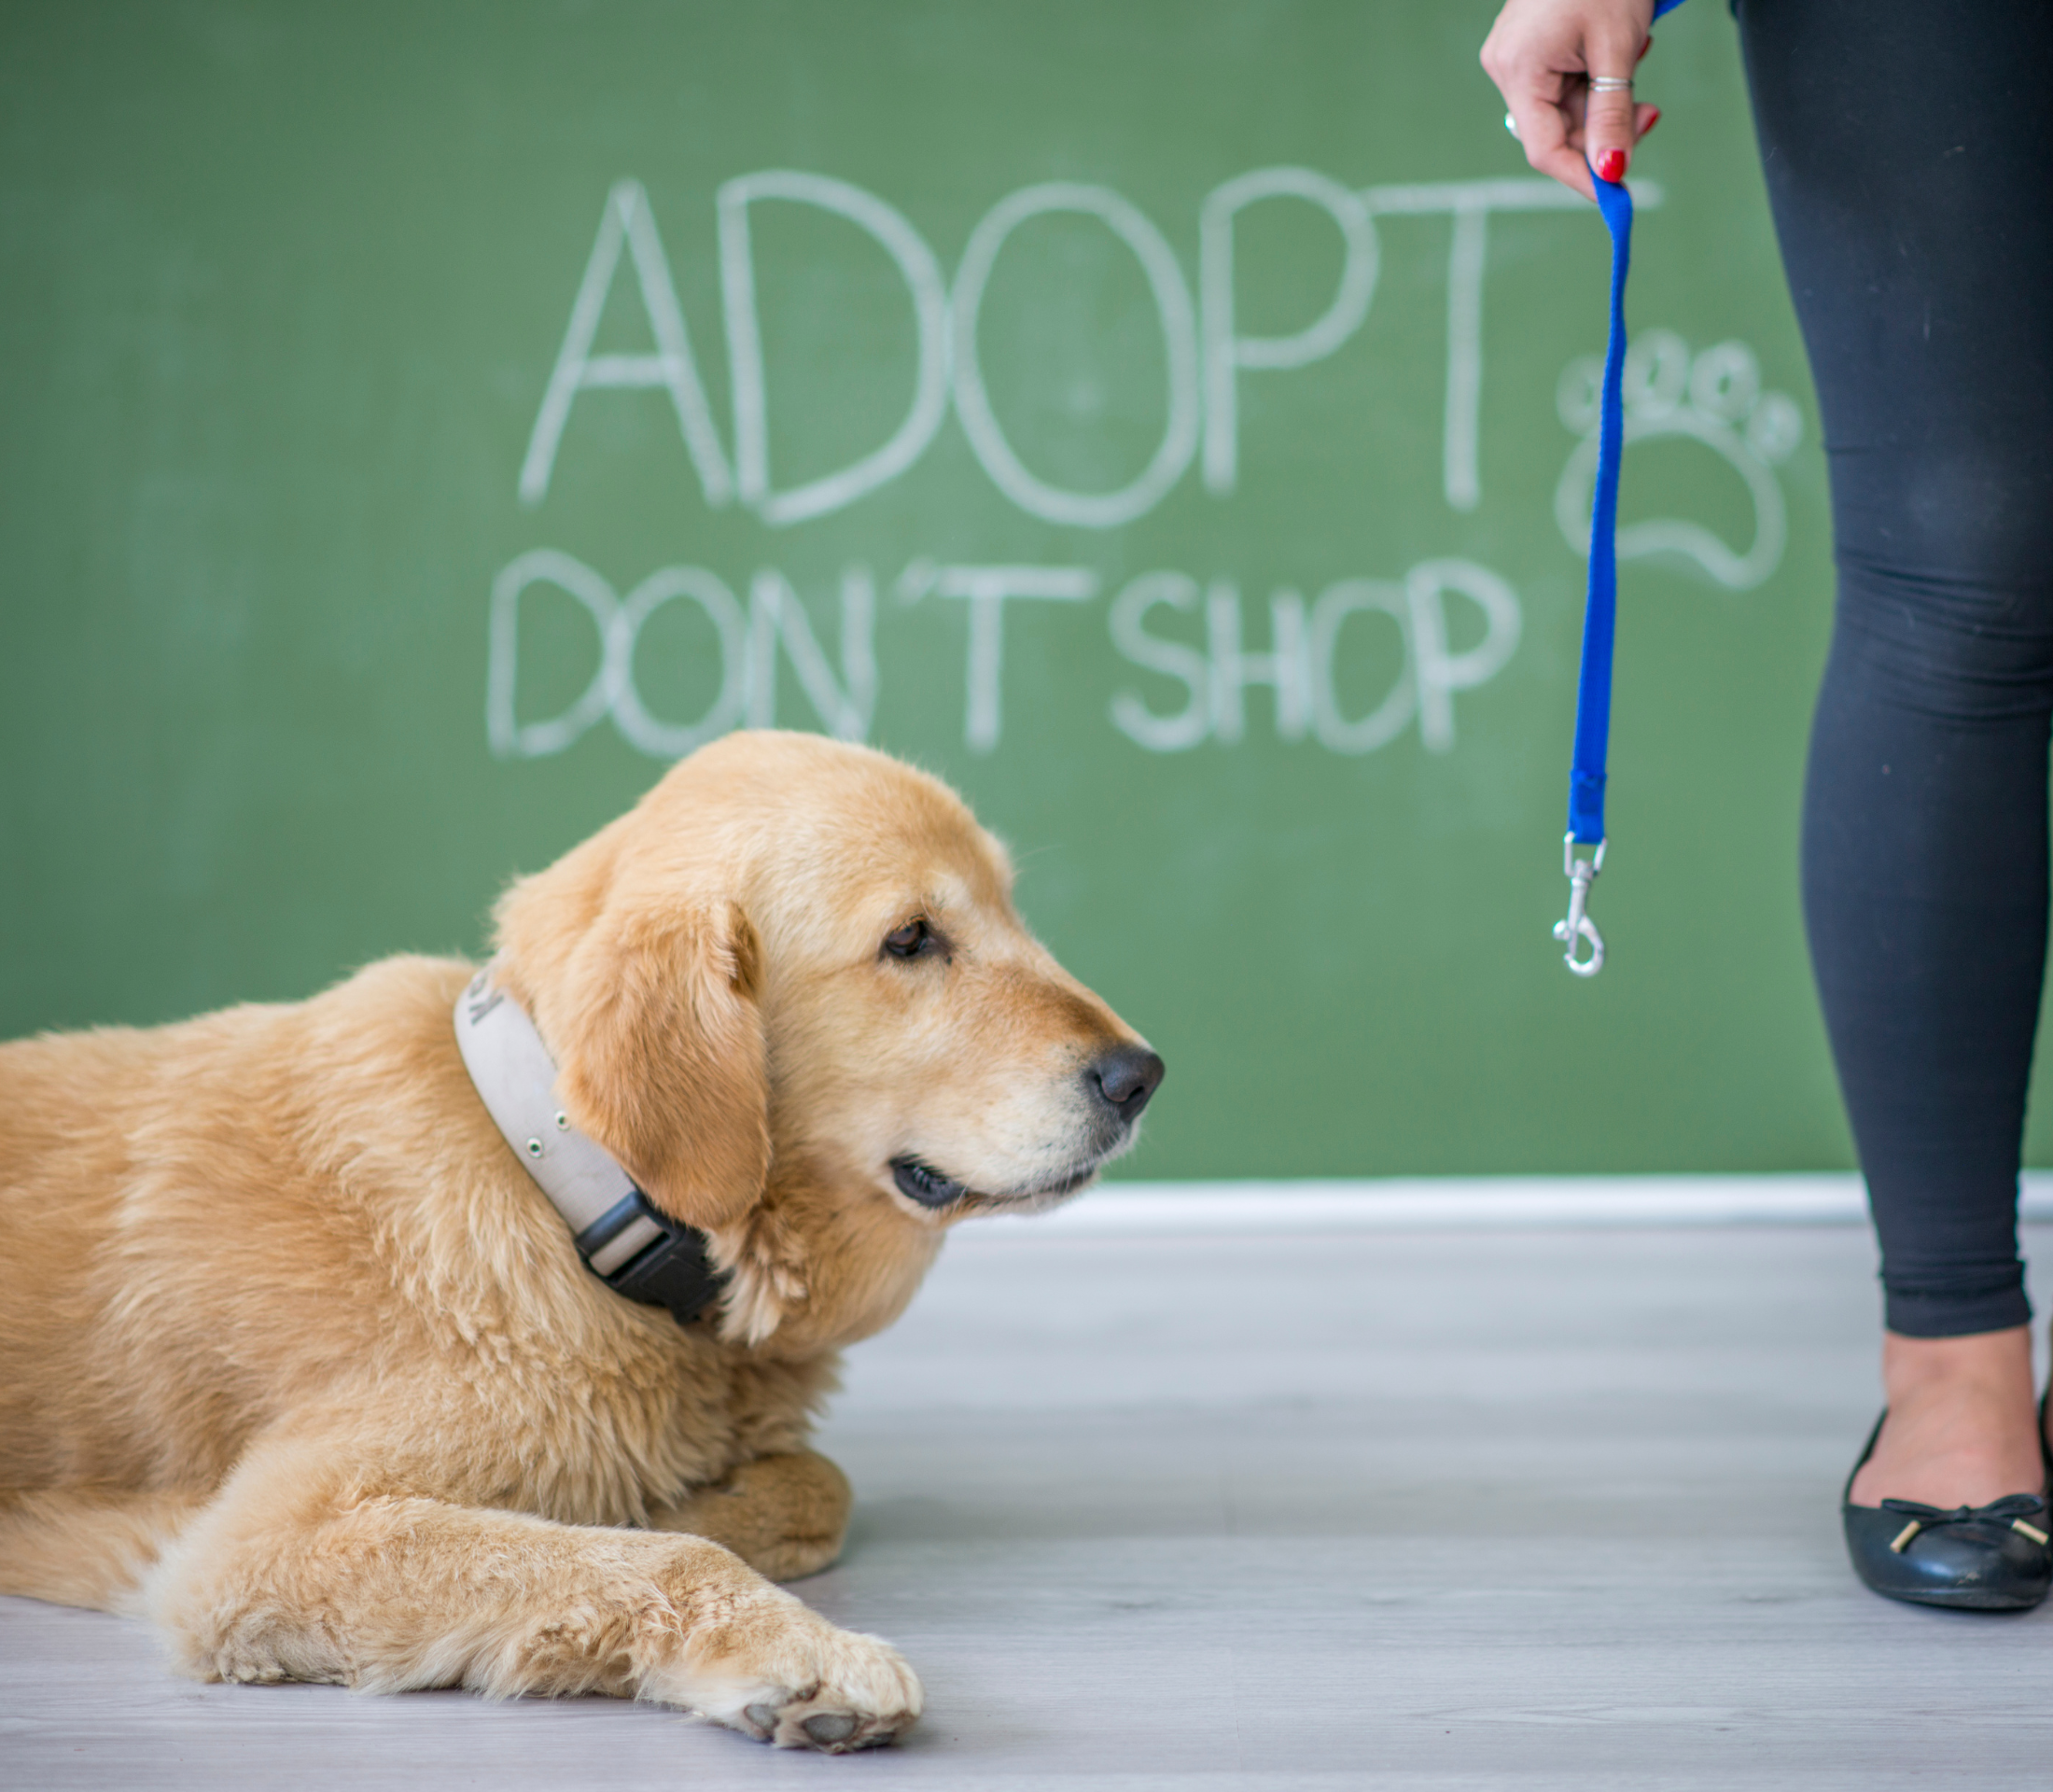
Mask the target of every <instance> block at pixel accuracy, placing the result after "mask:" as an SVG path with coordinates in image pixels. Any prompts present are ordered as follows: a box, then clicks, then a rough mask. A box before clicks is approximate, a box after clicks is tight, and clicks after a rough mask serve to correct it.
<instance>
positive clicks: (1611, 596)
mask: <svg viewBox="0 0 2053 1792" xmlns="http://www.w3.org/2000/svg"><path fill="white" fill-rule="evenodd" d="M1682 4H1683V0H1657V4H1656V5H1655V8H1654V16H1655V18H1656V19H1658V18H1659V17H1660V16H1661V15H1662V14H1663V13H1664V12H1670V11H1672V10H1673V9H1674V8H1675V7H1679V6H1681V5H1682ZM1590 180H1591V183H1592V184H1593V185H1594V186H1595V187H1596V189H1597V209H1598V210H1599V212H1601V213H1602V214H1603V217H1604V228H1605V229H1606V230H1608V231H1610V232H1611V334H1610V336H1609V338H1608V339H1607V340H1606V342H1605V343H1604V383H1603V389H1602V391H1601V393H1600V395H1599V398H1600V402H1599V408H1598V426H1597V488H1596V492H1595V495H1594V497H1593V499H1592V502H1591V505H1590V514H1589V596H1588V599H1587V600H1586V602H1585V605H1584V607H1583V671H1582V677H1581V679H1579V680H1578V682H1577V685H1576V691H1575V752H1574V756H1573V758H1572V759H1571V762H1570V764H1569V831H1568V833H1566V834H1564V835H1563V836H1562V840H1561V869H1562V870H1563V871H1564V872H1566V873H1567V874H1568V880H1569V913H1568V918H1567V919H1566V920H1561V921H1557V922H1555V924H1554V937H1555V938H1556V939H1557V940H1559V941H1560V942H1561V944H1562V945H1564V946H1566V947H1567V948H1568V949H1567V951H1566V952H1565V953H1563V955H1562V958H1563V961H1564V962H1565V963H1566V964H1567V965H1568V968H1569V969H1570V970H1571V971H1572V972H1574V973H1575V974H1576V975H1577V976H1579V977H1594V976H1595V975H1596V974H1597V973H1599V971H1601V970H1602V969H1603V968H1604V936H1603V935H1602V934H1601V933H1599V931H1597V923H1596V922H1595V921H1593V920H1591V919H1590V917H1589V887H1590V886H1591V885H1592V884H1594V883H1595V882H1596V881H1597V874H1598V873H1599V872H1600V871H1601V870H1603V868H1604V847H1605V846H1606V844H1607V841H1606V836H1605V833H1604V763H1605V759H1606V757H1607V755H1608V753H1609V750H1610V747H1611V650H1612V640H1613V637H1614V636H1615V634H1616V633H1617V628H1618V460H1619V456H1620V455H1621V454H1623V452H1624V450H1625V445H1626V443H1625V436H1626V407H1625V392H1624V387H1625V371H1626V270H1627V267H1628V266H1629V265H1630V263H1631V261H1632V195H1631V194H1630V193H1628V192H1627V190H1626V186H1625V183H1624V182H1623V181H1610V180H1603V179H1599V176H1598V175H1597V172H1596V170H1595V169H1592V170H1591V171H1590ZM1577 847H1585V848H1587V851H1586V853H1578V852H1577V851H1576V848H1577ZM1579 945H1586V946H1587V947H1588V948H1589V951H1588V954H1587V955H1586V956H1585V957H1583V958H1578V957H1576V950H1577V948H1578V946H1579Z"/></svg>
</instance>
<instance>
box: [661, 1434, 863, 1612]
mask: <svg viewBox="0 0 2053 1792" xmlns="http://www.w3.org/2000/svg"><path fill="white" fill-rule="evenodd" d="M852 1497H853V1496H852V1495H851V1493H850V1491H849V1488H848V1477H846V1476H845V1475H844V1474H843V1473H842V1472H841V1470H840V1469H838V1468H836V1467H835V1466H834V1464H833V1463H831V1462H829V1461H828V1460H827V1458H826V1457H824V1456H821V1455H817V1454H816V1453H815V1452H814V1451H812V1450H810V1449H803V1450H798V1451H796V1452H794V1453H793V1454H791V1455H789V1456H759V1457H758V1458H757V1459H756V1460H755V1461H754V1462H752V1463H743V1464H742V1465H741V1466H740V1467H739V1468H737V1469H736V1470H735V1471H734V1472H733V1475H731V1476H730V1477H728V1478H727V1479H726V1480H725V1481H723V1482H722V1483H721V1484H720V1485H719V1486H718V1487H709V1488H704V1489H701V1490H700V1491H697V1492H695V1493H693V1494H691V1496H690V1497H689V1498H687V1499H684V1500H681V1501H679V1502H678V1503H677V1505H669V1506H663V1507H661V1508H659V1509H658V1510H656V1511H655V1512H652V1513H651V1514H650V1515H649V1522H650V1523H651V1524H652V1525H654V1526H655V1527H656V1529H658V1530H659V1531H686V1532H689V1533H691V1535H693V1536H695V1537H707V1538H710V1539H711V1540H712V1541H713V1542H715V1543H718V1544H723V1545H725V1546H726V1547H728V1548H730V1549H732V1550H733V1552H734V1553H735V1554H736V1555H737V1556H739V1557H740V1558H741V1559H742V1560H743V1561H746V1562H747V1564H748V1565H749V1566H750V1567H751V1568H753V1569H754V1570H755V1571H756V1572H757V1573H758V1574H760V1575H768V1576H769V1577H770V1578H771V1579H772V1580H796V1579H798V1578H799V1577H800V1576H801V1575H817V1574H818V1573H819V1571H820V1570H821V1569H822V1568H825V1567H826V1566H827V1565H828V1564H829V1563H830V1562H831V1561H833V1560H834V1558H835V1557H836V1556H838V1555H839V1554H841V1545H842V1539H843V1538H844V1537H845V1535H846V1534H847V1532H848V1508H849V1505H850V1504H851V1503H852Z"/></svg>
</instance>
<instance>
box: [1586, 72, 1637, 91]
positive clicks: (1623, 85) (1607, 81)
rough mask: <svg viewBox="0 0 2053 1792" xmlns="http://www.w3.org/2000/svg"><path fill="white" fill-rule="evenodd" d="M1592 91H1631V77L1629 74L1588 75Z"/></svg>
mask: <svg viewBox="0 0 2053 1792" xmlns="http://www.w3.org/2000/svg"><path fill="white" fill-rule="evenodd" d="M1589 91H1591V92H1592V93H1629V92H1631V91H1632V77H1631V76H1629V75H1625V76H1619V75H1592V76H1591V77H1589Z"/></svg>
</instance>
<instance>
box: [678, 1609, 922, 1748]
mask: <svg viewBox="0 0 2053 1792" xmlns="http://www.w3.org/2000/svg"><path fill="white" fill-rule="evenodd" d="M690 1655H691V1658H692V1659H691V1665H690V1666H688V1667H685V1668H684V1669H682V1670H681V1672H680V1673H678V1674H677V1679H676V1684H675V1685H674V1686H670V1687H661V1686H659V1687H651V1688H650V1690H651V1691H652V1692H653V1693H654V1695H655V1696H656V1697H658V1698H662V1699H665V1700H668V1701H671V1702H673V1703H677V1704H681V1705H686V1706H689V1707H690V1708H691V1710H693V1711H695V1712H697V1713H698V1714H699V1715H701V1716H704V1717H709V1718H711V1719H712V1720H713V1721H714V1722H715V1723H718V1724H725V1725H727V1726H728V1727H729V1728H730V1729H738V1730H740V1731H741V1732H742V1733H743V1734H744V1735H747V1736H753V1737H754V1738H755V1739H756V1740H757V1741H758V1742H762V1743H775V1745H776V1746H777V1747H779V1748H817V1749H820V1750H822V1751H824V1752H825V1753H827V1754H830V1755H845V1754H848V1753H850V1752H851V1751H852V1750H855V1749H859V1748H877V1747H881V1746H882V1745H883V1744H884V1743H889V1742H892V1741H895V1740H896V1739H897V1738H898V1736H900V1735H901V1733H902V1732H903V1731H905V1730H907V1729H911V1728H912V1727H913V1724H914V1723H915V1720H916V1719H917V1718H918V1716H919V1714H920V1709H921V1707H922V1706H923V1705H924V1704H925V1702H926V1695H925V1694H924V1693H923V1692H922V1691H921V1689H920V1684H919V1681H918V1679H917V1678H916V1677H915V1674H914V1673H913V1671H912V1669H911V1668H909V1667H907V1666H906V1664H905V1659H904V1658H903V1657H902V1656H901V1655H900V1654H899V1652H898V1651H897V1650H896V1649H894V1648H893V1647H892V1646H891V1645H889V1644H888V1643H887V1642H885V1641H884V1639H883V1638H882V1637H876V1636H864V1635H862V1634H861V1633H860V1632H859V1631H844V1630H840V1629H837V1628H836V1627H835V1626H834V1625H832V1624H830V1623H829V1622H828V1621H827V1620H826V1619H825V1618H823V1617H820V1616H819V1615H818V1614H817V1612H813V1611H810V1610H808V1609H807V1608H806V1607H805V1606H803V1605H802V1604H800V1603H799V1602H798V1601H797V1600H795V1599H792V1598H791V1597H790V1596H789V1594H782V1593H780V1594H778V1595H777V1596H776V1598H775V1601H774V1602H773V1601H764V1602H761V1603H756V1604H754V1606H753V1609H747V1610H743V1611H737V1612H735V1613H733V1615H732V1616H731V1617H727V1618H726V1619H724V1620H723V1621H720V1622H719V1623H717V1624H714V1625H710V1626H708V1627H706V1629H705V1631H701V1632H699V1633H698V1634H695V1635H694V1636H693V1637H692V1638H691V1644H690Z"/></svg>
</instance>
